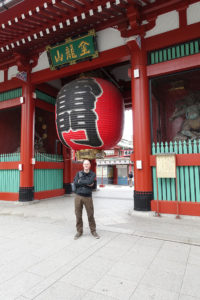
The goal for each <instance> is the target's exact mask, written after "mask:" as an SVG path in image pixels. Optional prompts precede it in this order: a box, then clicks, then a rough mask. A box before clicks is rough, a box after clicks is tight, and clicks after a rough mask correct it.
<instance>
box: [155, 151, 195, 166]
mask: <svg viewBox="0 0 200 300" xmlns="http://www.w3.org/2000/svg"><path fill="white" fill-rule="evenodd" d="M150 165H151V166H152V167H155V166H156V156H155V155H151V156H150ZM176 165H177V166H200V154H199V153H194V154H176Z"/></svg>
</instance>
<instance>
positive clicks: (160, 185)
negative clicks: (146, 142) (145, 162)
mask: <svg viewBox="0 0 200 300" xmlns="http://www.w3.org/2000/svg"><path fill="white" fill-rule="evenodd" d="M156 153H157V154H159V153H161V150H160V144H159V143H157V147H156ZM158 200H162V181H161V178H158Z"/></svg>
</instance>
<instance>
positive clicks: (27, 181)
mask: <svg viewBox="0 0 200 300" xmlns="http://www.w3.org/2000/svg"><path fill="white" fill-rule="evenodd" d="M22 96H23V104H22V105H21V147H20V151H21V164H22V170H21V172H20V188H19V201H31V200H33V199H34V183H33V179H34V164H33V161H32V158H33V157H34V121H35V103H34V99H33V86H32V85H31V83H30V73H29V72H28V73H27V82H24V83H23V85H22Z"/></svg>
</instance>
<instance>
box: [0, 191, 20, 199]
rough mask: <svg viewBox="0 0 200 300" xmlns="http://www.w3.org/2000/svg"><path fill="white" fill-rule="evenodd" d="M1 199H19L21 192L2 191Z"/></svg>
mask: <svg viewBox="0 0 200 300" xmlns="http://www.w3.org/2000/svg"><path fill="white" fill-rule="evenodd" d="M0 199H1V200H5V201H17V200H18V199H19V193H6V192H5V193H4V192H0Z"/></svg>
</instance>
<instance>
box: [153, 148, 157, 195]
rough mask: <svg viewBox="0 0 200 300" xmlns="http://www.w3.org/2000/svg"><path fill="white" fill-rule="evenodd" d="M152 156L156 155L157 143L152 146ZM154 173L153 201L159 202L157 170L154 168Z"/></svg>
mask: <svg viewBox="0 0 200 300" xmlns="http://www.w3.org/2000/svg"><path fill="white" fill-rule="evenodd" d="M152 154H153V155H155V154H156V149H155V143H153V145H152ZM152 172H153V199H154V200H157V182H156V168H155V167H153V168H152Z"/></svg>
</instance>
